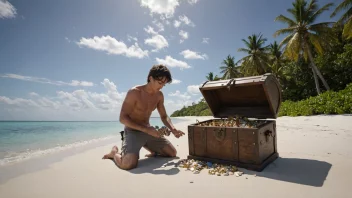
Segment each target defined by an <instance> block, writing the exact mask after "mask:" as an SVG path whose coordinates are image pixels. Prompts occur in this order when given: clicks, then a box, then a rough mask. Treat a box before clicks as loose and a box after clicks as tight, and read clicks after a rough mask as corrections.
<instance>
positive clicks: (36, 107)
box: [0, 79, 126, 120]
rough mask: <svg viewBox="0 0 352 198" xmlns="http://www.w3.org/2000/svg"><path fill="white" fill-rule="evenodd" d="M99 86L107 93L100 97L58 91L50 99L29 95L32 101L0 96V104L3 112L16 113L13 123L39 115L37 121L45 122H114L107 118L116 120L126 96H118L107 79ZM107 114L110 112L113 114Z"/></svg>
mask: <svg viewBox="0 0 352 198" xmlns="http://www.w3.org/2000/svg"><path fill="white" fill-rule="evenodd" d="M101 84H102V85H103V86H104V87H105V90H106V91H105V92H103V93H96V92H87V91H85V90H83V89H78V90H75V91H73V92H66V91H57V92H56V97H51V98H50V99H49V98H47V97H42V96H40V95H39V94H37V93H35V92H31V93H30V96H31V97H32V96H33V97H32V98H31V99H24V98H13V99H11V98H8V97H5V96H0V103H3V104H5V109H7V110H9V111H11V112H17V113H18V114H17V115H14V116H15V117H14V118H15V119H16V118H17V119H20V118H23V116H24V115H25V114H28V115H27V118H24V119H28V118H29V119H34V117H36V118H37V116H38V115H42V116H41V117H39V118H38V119H41V120H48V119H53V118H55V117H57V116H59V115H61V117H60V118H56V119H60V120H70V119H71V120H72V119H74V120H82V119H83V118H86V117H90V120H102V119H103V120H104V119H105V120H116V119H117V118H115V117H111V116H110V117H109V116H108V115H113V116H116V115H117V114H118V111H119V110H120V108H121V105H122V102H123V99H124V97H125V95H126V93H124V92H118V91H117V86H116V85H115V84H114V83H113V82H111V81H110V80H109V79H104V80H103V82H101ZM34 96H35V97H34ZM28 112H30V114H31V115H29V113H28ZM75 112H81V113H75ZM104 112H105V113H104ZM108 112H113V114H110V113H108ZM32 115H33V116H34V117H33V116H32ZM99 115H104V116H105V117H104V118H102V117H99ZM11 116H12V115H11ZM70 116H71V117H70ZM72 116H73V117H72Z"/></svg>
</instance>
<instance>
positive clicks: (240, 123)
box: [197, 116, 267, 128]
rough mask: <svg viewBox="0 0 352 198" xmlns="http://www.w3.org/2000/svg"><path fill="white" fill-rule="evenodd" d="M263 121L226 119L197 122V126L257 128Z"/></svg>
mask: <svg viewBox="0 0 352 198" xmlns="http://www.w3.org/2000/svg"><path fill="white" fill-rule="evenodd" d="M266 122H267V121H265V120H249V119H248V118H246V117H239V116H236V118H234V117H228V118H222V119H214V120H209V121H205V122H199V121H198V120H197V125H199V126H217V127H242V128H258V127H259V126H260V125H262V124H265V123H266Z"/></svg>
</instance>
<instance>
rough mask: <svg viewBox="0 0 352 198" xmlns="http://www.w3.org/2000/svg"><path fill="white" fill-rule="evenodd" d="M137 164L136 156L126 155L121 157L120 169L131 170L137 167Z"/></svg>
mask: <svg viewBox="0 0 352 198" xmlns="http://www.w3.org/2000/svg"><path fill="white" fill-rule="evenodd" d="M137 164H138V156H137V155H134V154H127V155H126V156H124V157H122V163H121V166H120V168H121V169H124V170H131V169H134V168H136V167H137Z"/></svg>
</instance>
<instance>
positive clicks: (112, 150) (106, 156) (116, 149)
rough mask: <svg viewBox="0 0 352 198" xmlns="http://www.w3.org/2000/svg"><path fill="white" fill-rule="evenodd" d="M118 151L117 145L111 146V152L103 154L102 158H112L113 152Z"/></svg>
mask: <svg viewBox="0 0 352 198" xmlns="http://www.w3.org/2000/svg"><path fill="white" fill-rule="evenodd" d="M118 151H119V149H118V148H117V146H113V147H112V149H111V152H110V153H108V154H105V155H104V157H103V158H102V159H114V156H115V154H116V153H117V152H118Z"/></svg>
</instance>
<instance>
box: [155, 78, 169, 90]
mask: <svg viewBox="0 0 352 198" xmlns="http://www.w3.org/2000/svg"><path fill="white" fill-rule="evenodd" d="M151 83H152V85H153V87H154V88H155V89H156V90H158V91H159V90H161V89H162V88H163V87H164V86H165V85H166V83H167V79H166V78H165V77H163V78H162V79H154V78H152V77H151Z"/></svg>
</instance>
